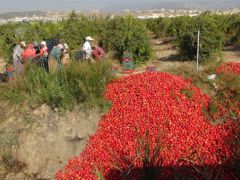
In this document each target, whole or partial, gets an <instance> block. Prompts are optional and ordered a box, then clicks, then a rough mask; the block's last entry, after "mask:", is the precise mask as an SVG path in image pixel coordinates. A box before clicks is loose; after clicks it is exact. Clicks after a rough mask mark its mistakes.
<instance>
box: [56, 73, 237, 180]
mask: <svg viewBox="0 0 240 180" xmlns="http://www.w3.org/2000/svg"><path fill="white" fill-rule="evenodd" d="M186 94H188V95H186ZM106 98H107V99H109V100H110V101H111V102H112V107H111V109H110V111H109V112H108V113H107V114H106V115H104V116H103V118H102V120H101V121H100V122H99V127H98V130H97V132H96V134H95V135H94V136H92V137H91V138H90V140H89V142H88V144H87V146H86V148H85V150H84V151H83V152H82V153H81V154H80V156H79V157H75V158H73V159H71V160H69V162H68V164H67V165H66V166H65V168H64V170H60V171H59V172H57V174H56V177H57V179H59V180H60V179H86V180H89V179H97V177H96V171H95V170H96V169H98V171H99V172H102V175H103V176H104V177H105V178H106V179H122V178H123V176H124V172H125V175H126V174H127V175H128V177H130V178H132V179H138V177H143V176H144V175H146V171H142V169H143V168H144V167H145V164H144V157H146V149H144V148H143V149H141V148H139V147H140V146H139V143H137V142H138V140H139V139H145V141H147V144H149V149H148V150H149V151H147V152H149V153H147V154H148V155H149V157H150V158H151V159H153V160H154V162H152V166H156V167H160V168H161V171H160V172H159V173H158V174H156V177H158V179H161V178H172V177H174V175H175V174H176V172H177V170H179V169H181V167H193V166H194V167H217V168H218V170H220V171H221V175H222V177H234V174H233V173H231V171H228V170H227V169H224V168H223V167H222V166H221V165H223V164H226V163H228V160H230V159H232V158H233V155H234V148H233V146H234V144H233V143H228V142H226V141H227V140H228V141H229V139H231V138H232V137H234V136H235V133H236V132H238V131H239V129H237V127H235V126H234V125H233V124H232V122H231V121H228V122H226V123H225V124H223V125H218V126H213V125H211V124H210V123H208V122H207V120H206V119H205V117H204V115H203V111H202V110H203V108H204V107H205V108H206V107H207V106H208V103H209V100H210V99H209V97H208V96H206V95H204V94H202V93H201V91H200V89H198V88H196V87H194V86H193V85H192V84H191V83H190V82H187V81H185V80H184V79H183V78H181V77H178V76H174V75H169V74H165V73H157V72H145V73H142V74H137V75H132V76H128V77H124V78H121V79H118V80H115V81H113V82H112V83H111V84H109V85H108V86H107V92H106ZM146 132H149V134H148V139H146V138H144V137H146ZM156 147H161V148H160V149H161V150H160V152H159V154H157V157H155V156H154V152H155V151H154V149H156ZM192 169H194V168H192ZM195 169H196V168H195ZM174 171H176V172H174ZM126 172H127V173H126ZM188 173H190V174H189V175H191V173H192V174H194V173H195V172H194V170H193V171H191V172H188ZM100 174H101V173H100Z"/></svg>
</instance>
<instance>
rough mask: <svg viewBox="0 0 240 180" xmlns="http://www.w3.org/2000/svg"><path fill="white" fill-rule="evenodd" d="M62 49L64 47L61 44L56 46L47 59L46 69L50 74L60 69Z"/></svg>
mask: <svg viewBox="0 0 240 180" xmlns="http://www.w3.org/2000/svg"><path fill="white" fill-rule="evenodd" d="M63 49H64V47H63V45H62V44H58V45H57V46H54V47H53V48H52V50H51V52H50V55H49V59H48V68H49V72H50V73H54V72H56V70H58V69H60V68H61V67H62V62H61V58H62V55H63Z"/></svg>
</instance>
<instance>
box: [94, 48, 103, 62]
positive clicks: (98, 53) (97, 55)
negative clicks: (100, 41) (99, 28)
mask: <svg viewBox="0 0 240 180" xmlns="http://www.w3.org/2000/svg"><path fill="white" fill-rule="evenodd" d="M104 55H105V53H104V50H103V48H101V47H99V46H98V45H94V46H93V51H92V57H93V58H94V59H95V60H97V61H99V60H102V59H103V58H104Z"/></svg>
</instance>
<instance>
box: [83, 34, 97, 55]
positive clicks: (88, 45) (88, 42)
mask: <svg viewBox="0 0 240 180" xmlns="http://www.w3.org/2000/svg"><path fill="white" fill-rule="evenodd" d="M93 40H94V39H93V38H91V37H90V36H87V37H86V38H85V43H84V44H83V48H82V49H83V51H85V52H86V59H89V58H90V57H91V54H92V47H91V42H92V41H93Z"/></svg>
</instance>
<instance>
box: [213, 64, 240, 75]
mask: <svg viewBox="0 0 240 180" xmlns="http://www.w3.org/2000/svg"><path fill="white" fill-rule="evenodd" d="M217 73H218V74H220V73H227V74H236V75H237V74H238V75H240V62H227V63H224V64H222V65H221V66H219V67H218V68H217Z"/></svg>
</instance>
